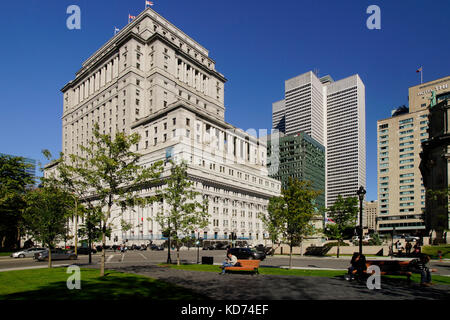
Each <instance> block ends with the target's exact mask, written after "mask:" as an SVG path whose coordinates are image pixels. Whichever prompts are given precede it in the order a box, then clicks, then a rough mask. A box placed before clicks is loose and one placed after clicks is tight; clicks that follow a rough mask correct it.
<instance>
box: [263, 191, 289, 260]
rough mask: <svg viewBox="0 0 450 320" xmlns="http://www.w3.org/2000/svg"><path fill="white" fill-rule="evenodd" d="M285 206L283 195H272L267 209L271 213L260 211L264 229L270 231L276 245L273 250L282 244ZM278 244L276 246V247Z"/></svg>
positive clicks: (272, 240) (271, 238)
mask: <svg viewBox="0 0 450 320" xmlns="http://www.w3.org/2000/svg"><path fill="white" fill-rule="evenodd" d="M283 206H284V200H283V199H282V198H281V197H272V198H270V199H269V204H268V206H267V211H268V213H269V214H264V213H262V212H260V213H259V218H260V219H261V221H262V223H263V225H264V229H266V230H267V232H268V233H269V237H270V240H271V242H272V244H273V246H274V248H272V250H271V252H275V250H276V248H278V247H279V246H280V245H281V242H282V235H283V216H282V214H283ZM275 246H276V247H275Z"/></svg>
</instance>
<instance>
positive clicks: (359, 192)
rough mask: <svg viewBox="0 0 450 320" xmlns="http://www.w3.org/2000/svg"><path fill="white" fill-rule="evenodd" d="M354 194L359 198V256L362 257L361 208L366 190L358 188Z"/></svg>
mask: <svg viewBox="0 0 450 320" xmlns="http://www.w3.org/2000/svg"><path fill="white" fill-rule="evenodd" d="M356 194H357V195H358V198H359V254H360V255H362V236H363V220H362V219H363V214H362V207H363V200H364V195H365V194H366V189H364V187H363V186H361V187H359V189H358V191H356Z"/></svg>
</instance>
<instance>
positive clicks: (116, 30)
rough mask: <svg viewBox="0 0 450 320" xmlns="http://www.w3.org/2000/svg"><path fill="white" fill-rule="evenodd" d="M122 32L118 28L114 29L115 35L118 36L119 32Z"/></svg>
mask: <svg viewBox="0 0 450 320" xmlns="http://www.w3.org/2000/svg"><path fill="white" fill-rule="evenodd" d="M119 31H120V29H119V28H116V27H114V35H116V34H117V32H119Z"/></svg>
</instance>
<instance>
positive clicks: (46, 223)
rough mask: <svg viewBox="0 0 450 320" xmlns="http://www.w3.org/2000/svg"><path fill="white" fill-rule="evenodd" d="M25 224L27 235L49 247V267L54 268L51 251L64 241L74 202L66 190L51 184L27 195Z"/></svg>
mask: <svg viewBox="0 0 450 320" xmlns="http://www.w3.org/2000/svg"><path fill="white" fill-rule="evenodd" d="M26 201H27V208H26V209H25V211H24V223H25V227H26V231H27V233H29V234H31V235H32V236H33V238H34V239H36V240H37V241H39V242H42V243H43V244H44V245H45V246H47V247H48V251H49V255H48V267H49V268H51V266H52V256H51V249H52V248H54V247H55V245H56V242H57V241H59V240H61V239H63V238H64V235H65V234H66V232H67V230H66V227H67V223H66V222H67V218H68V217H69V216H70V215H71V214H72V211H73V201H72V198H71V195H70V194H69V193H67V192H66V191H65V190H63V189H61V188H59V187H58V186H56V185H54V184H51V183H49V182H44V183H43V185H42V186H41V187H40V188H38V189H35V190H32V191H30V192H28V193H27V196H26Z"/></svg>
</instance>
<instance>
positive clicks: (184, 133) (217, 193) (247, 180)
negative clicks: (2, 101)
mask: <svg viewBox="0 0 450 320" xmlns="http://www.w3.org/2000/svg"><path fill="white" fill-rule="evenodd" d="M225 82H226V79H225V77H224V76H223V75H222V74H221V73H219V72H218V71H217V70H216V67H215V61H214V60H212V59H211V58H210V57H209V52H208V50H207V49H205V48H204V47H203V46H201V45H200V44H199V43H198V42H196V41H195V40H194V39H192V38H191V37H189V36H188V35H187V34H185V33H184V32H183V31H182V30H181V29H179V28H177V27H175V26H174V25H173V24H172V23H170V22H169V21H167V20H166V19H165V18H163V17H162V16H161V15H159V14H158V13H156V12H155V11H153V10H152V9H150V8H148V9H146V10H145V11H143V12H142V13H141V14H139V15H138V16H137V17H136V18H135V19H134V20H133V21H132V22H131V23H129V24H128V25H126V26H125V27H124V28H122V30H120V32H118V33H117V34H116V35H115V36H114V37H113V38H111V39H110V40H108V41H107V42H106V43H105V44H104V45H103V46H102V47H101V48H99V49H98V50H97V51H96V52H94V53H93V54H92V55H91V56H90V57H89V58H88V59H87V60H86V61H85V62H84V63H83V64H82V67H81V69H80V70H79V71H78V72H77V73H76V76H75V78H74V79H73V80H71V81H70V82H68V83H67V84H66V85H65V86H64V88H63V89H62V92H63V99H64V100H63V102H64V103H63V116H62V130H63V132H62V135H63V137H62V138H63V139H62V141H63V145H62V149H63V152H64V154H65V155H68V154H80V155H83V153H82V152H83V151H82V149H81V148H80V145H84V146H87V145H88V141H89V140H90V139H91V138H92V136H93V134H92V128H93V127H94V124H95V123H97V124H98V125H99V126H100V132H101V133H110V134H112V135H114V134H115V133H117V132H125V133H127V134H129V133H135V132H136V133H139V134H140V136H141V140H140V141H139V143H138V144H136V145H135V148H133V149H134V150H133V151H137V152H140V153H141V154H142V155H143V156H142V158H141V163H140V164H141V165H143V166H146V165H148V164H151V163H154V162H155V161H159V160H168V159H172V160H174V161H175V162H178V161H181V160H184V161H185V162H187V164H188V176H189V179H190V180H191V181H193V183H194V187H195V190H196V191H198V192H200V193H201V194H202V196H203V197H204V198H207V199H208V201H209V209H208V210H209V213H210V214H211V219H210V221H209V225H208V226H207V227H206V228H204V229H202V230H197V232H198V233H200V234H201V237H202V238H203V239H208V240H226V239H229V237H230V235H231V233H235V234H236V235H237V238H238V240H239V239H240V240H247V241H250V243H254V244H259V243H263V242H264V238H266V237H267V236H268V233H267V231H266V230H264V226H263V224H262V222H261V220H260V218H259V215H260V213H262V214H264V213H266V212H267V204H268V201H269V199H270V198H271V197H273V196H278V195H279V194H280V189H281V187H280V186H281V183H280V182H279V181H277V180H275V179H272V178H269V177H268V174H267V167H266V163H267V160H266V157H267V151H266V144H265V142H264V141H263V139H258V138H256V137H254V136H252V135H250V134H248V133H246V132H244V130H241V129H239V128H236V127H234V126H233V125H231V124H229V123H227V122H226V121H225V106H224V86H225ZM48 169H49V170H50V169H51V168H48ZM168 172H170V165H169V164H167V165H166V166H165V174H168ZM157 188H160V186H157V185H156V186H151V187H148V188H147V187H146V189H143V190H140V192H141V193H142V194H141V195H142V196H147V195H148V196H152V195H154V194H155V193H156V190H157ZM134 209H135V210H129V211H127V212H125V213H124V214H123V219H124V220H125V221H126V222H128V223H130V224H131V225H132V228H131V229H130V230H127V231H125V230H122V228H121V226H120V224H118V223H116V224H115V225H112V226H111V228H112V232H111V239H109V240H108V244H112V243H114V242H116V243H118V244H120V243H122V242H123V241H126V240H128V241H129V243H133V242H135V243H137V244H141V243H142V242H143V240H152V241H156V242H158V241H163V239H164V237H163V236H162V231H163V230H162V229H161V227H160V226H159V225H158V223H157V222H156V220H155V217H156V214H157V213H158V212H162V211H163V210H164V211H166V212H167V210H168V209H170V208H169V207H168V205H167V203H165V202H160V203H153V204H151V205H147V206H145V207H143V208H141V207H136V208H134ZM113 211H114V212H113V215H116V216H117V217H119V215H120V214H121V210H120V208H114V210H113ZM120 220H121V219H116V220H115V221H119V222H120Z"/></svg>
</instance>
